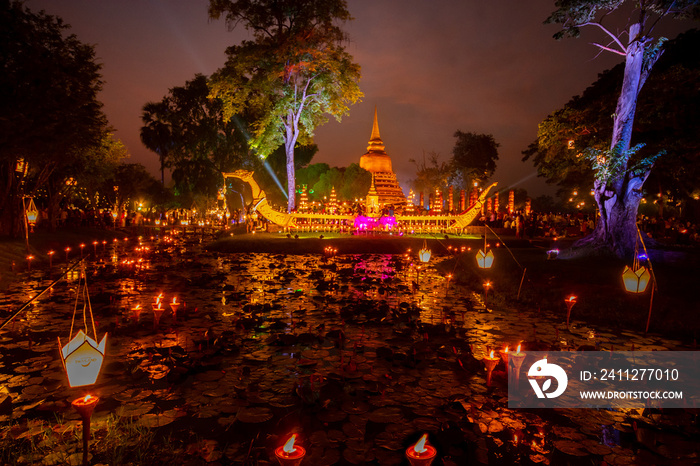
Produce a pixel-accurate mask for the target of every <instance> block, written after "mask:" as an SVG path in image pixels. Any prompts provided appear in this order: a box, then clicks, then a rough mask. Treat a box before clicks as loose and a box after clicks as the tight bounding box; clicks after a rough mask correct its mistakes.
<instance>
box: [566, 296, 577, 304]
mask: <svg viewBox="0 0 700 466" xmlns="http://www.w3.org/2000/svg"><path fill="white" fill-rule="evenodd" d="M567 300H568V301H572V302H575V301H576V296H574V295H571V296H569V297H568V298H567Z"/></svg>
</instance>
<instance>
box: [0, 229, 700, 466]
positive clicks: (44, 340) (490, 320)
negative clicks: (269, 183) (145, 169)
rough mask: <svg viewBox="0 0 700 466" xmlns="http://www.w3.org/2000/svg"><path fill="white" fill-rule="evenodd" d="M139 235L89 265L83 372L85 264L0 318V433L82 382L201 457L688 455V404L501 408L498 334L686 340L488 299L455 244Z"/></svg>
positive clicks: (475, 459)
mask: <svg viewBox="0 0 700 466" xmlns="http://www.w3.org/2000/svg"><path fill="white" fill-rule="evenodd" d="M137 243H138V241H137V240H136V239H131V240H129V241H122V242H121V243H118V244H115V245H112V248H111V251H110V250H105V251H103V252H102V254H99V251H98V258H97V259H98V260H89V261H87V266H86V268H85V271H86V276H87V286H88V289H89V293H90V297H91V305H92V311H93V315H94V319H95V322H96V329H97V337H98V339H101V338H102V335H103V334H104V333H105V332H106V333H108V344H107V350H106V357H105V362H104V365H103V368H102V372H101V374H100V376H99V378H98V381H97V384H95V385H94V386H93V387H89V388H88V389H85V388H69V387H68V383H67V379H66V375H65V372H64V370H63V367H62V363H61V360H60V358H59V352H58V344H57V337H60V338H61V341H62V342H64V343H65V342H66V341H67V340H68V338H69V332H70V328H71V321H72V317H73V313H74V311H75V310H76V307H77V308H78V312H77V317H78V318H77V320H76V329H77V328H82V325H83V320H82V319H83V317H82V307H81V306H80V305H77V306H76V292H77V290H78V286H79V284H80V282H79V280H78V279H79V277H80V271H79V270H80V268H76V269H75V270H74V271H73V272H71V273H69V274H68V275H67V276H66V277H65V279H64V280H62V281H60V282H59V283H58V284H56V285H55V286H54V287H53V288H52V289H51V290H50V291H49V292H47V293H46V294H45V295H44V296H43V297H42V298H40V299H39V300H37V301H36V302H35V303H34V304H32V305H31V307H30V309H29V310H28V311H27V312H24V313H23V314H22V315H20V316H18V318H17V319H15V321H13V322H12V323H11V324H10V325H8V326H7V327H6V328H5V329H3V330H2V331H0V349H1V351H2V353H1V356H0V402H1V401H2V400H3V398H4V397H3V395H4V396H5V397H9V399H10V400H11V403H10V402H5V403H3V405H2V406H3V410H2V411H0V432H1V434H0V438H2V441H3V442H11V441H16V440H18V439H21V438H31V437H33V436H38V435H40V434H41V432H42V431H41V429H39V428H37V427H36V426H37V425H41V426H43V425H44V423H45V422H48V423H52V422H53V423H57V422H59V421H57V416H58V417H60V418H61V421H60V424H61V425H68V426H72V427H75V426H76V425H77V422H78V421H77V420H78V416H77V415H76V414H75V413H74V412H73V411H72V409H71V407H70V402H71V401H72V400H73V399H75V398H77V397H79V396H82V395H84V394H86V393H91V394H93V395H97V396H99V397H100V402H99V404H98V405H97V408H96V411H95V414H94V420H95V423H96V426H97V427H96V429H101V428H103V426H101V424H100V423H101V422H102V423H104V422H106V421H105V420H106V419H108V417H109V416H117V417H118V418H122V419H130V420H131V421H133V422H134V423H135V424H136V425H139V426H141V427H143V428H147V429H155V430H160V431H163V432H168V433H170V434H171V435H173V436H174V437H175V438H178V439H179V441H180V442H181V443H182V444H183V445H186V446H187V448H183V449H182V450H183V453H182V454H183V455H185V456H187V457H188V460H191V461H200V462H214V461H218V462H219V463H222V464H237V463H238V464H241V463H247V464H268V462H270V461H271V460H272V459H273V458H274V455H273V453H272V450H273V449H274V448H276V447H277V446H279V445H281V444H282V443H284V440H286V438H287V437H288V436H289V434H290V433H291V432H296V433H298V434H299V437H298V442H299V444H302V445H304V446H305V447H306V448H307V452H308V453H307V459H306V460H305V462H304V464H312V465H324V464H387V465H391V464H402V462H403V461H404V453H403V452H404V450H405V449H406V448H407V447H408V446H409V445H410V444H412V443H414V442H415V441H416V440H417V439H418V437H420V435H422V434H423V433H424V432H427V433H428V434H429V442H430V443H431V444H433V445H435V446H436V447H437V448H438V452H439V458H440V461H441V462H442V464H446V465H450V464H460V465H462V464H467V462H469V463H477V464H479V463H482V464H512V463H514V462H522V463H531V464H562V463H569V464H601V463H603V462H607V463H608V464H644V463H648V464H671V463H672V462H674V461H680V462H683V461H686V460H688V461H689V460H690V459H692V458H694V460H697V458H696V457H693V456H692V455H693V453H692V452H697V451H698V446H699V445H700V442H698V440H697V439H698V438H699V437H698V435H697V431H698V417H697V410H690V411H683V412H679V410H667V411H665V412H657V411H649V410H642V409H637V410H629V409H628V410H515V409H509V408H508V407H507V396H506V395H507V381H506V379H507V377H506V374H505V371H504V366H503V365H502V364H500V365H499V366H498V367H497V368H496V371H495V374H494V378H493V382H492V385H491V386H487V385H486V371H485V369H484V364H483V362H482V361H481V360H482V359H483V357H484V356H485V355H486V354H488V352H489V351H490V350H491V349H495V350H499V349H503V348H504V347H505V346H506V345H509V346H510V348H511V349H512V348H514V347H515V346H516V345H518V344H522V345H523V350H524V351H527V350H528V349H532V350H534V349H544V348H547V349H558V348H563V349H565V348H574V349H575V348H576V347H581V346H585V347H590V348H592V349H596V348H597V349H612V348H614V349H617V350H630V349H633V348H634V349H638V350H654V349H658V350H663V349H681V346H680V345H681V344H680V342H677V341H672V340H663V339H659V338H653V337H644V336H641V335H636V334H634V333H631V332H628V333H612V332H609V331H607V330H605V329H600V328H593V327H589V326H586V325H584V324H583V323H581V322H576V321H574V322H573V325H572V326H571V330H566V327H565V326H562V322H561V316H551V315H539V314H538V312H537V310H534V309H515V308H493V307H492V306H491V305H490V303H489V302H488V297H486V301H485V299H484V295H483V292H476V291H473V290H474V289H475V288H479V287H475V286H469V285H470V284H464V283H459V282H458V280H456V278H455V279H453V277H452V272H454V270H453V268H454V265H453V262H451V260H452V258H451V257H449V256H442V257H434V258H433V260H432V261H431V262H430V264H429V265H421V268H420V270H418V264H417V263H416V260H415V258H411V257H408V256H406V255H381V254H367V255H342V254H339V255H332V256H326V255H323V254H318V255H280V254H264V253H247V254H230V255H221V254H215V253H210V252H207V251H205V250H204V248H203V244H204V243H202V242H201V238H197V237H184V238H183V237H182V236H180V237H164V238H153V239H152V240H150V239H149V240H147V241H144V243H143V245H141V246H139V245H138V244H137ZM146 247H148V250H146ZM59 269H60V267H58V266H56V265H54V267H53V269H52V270H50V271H49V270H46V269H44V270H34V271H32V272H31V273H28V274H27V276H26V279H25V280H24V281H23V282H21V283H17V284H16V285H15V286H14V287H12V289H11V290H10V292H8V293H7V294H6V295H5V296H4V297H3V299H2V302H1V303H0V304H1V305H2V308H3V309H5V310H6V311H8V312H7V314H9V311H10V310H14V309H17V308H19V307H20V306H21V305H22V303H24V302H25V301H27V300H28V299H30V298H31V297H33V296H34V295H35V294H36V293H38V292H39V291H41V290H42V289H43V288H45V287H46V286H48V285H49V284H50V283H51V281H52V279H54V278H56V276H57V275H58V274H59ZM161 294H162V302H161V306H162V308H165V309H166V312H165V313H164V314H163V316H162V317H161V318H160V321H159V322H157V325H156V321H155V318H154V312H153V307H154V301H155V300H156V296H158V295H161ZM174 297H176V298H177V302H179V303H181V304H180V306H178V307H177V311H176V313H173V312H172V311H171V309H172V308H171V307H170V306H169V304H168V303H170V302H172V299H173V298H174ZM78 304H80V303H79V302H78ZM137 306H140V307H139V308H138V309H140V311H139V310H135V308H136V307H137ZM85 322H86V323H88V325H87V332H86V333H89V334H90V335H91V336H92V327H91V326H90V324H89V315H88V317H87V319H86V320H85ZM511 383H512V382H511ZM678 426H681V427H678ZM42 428H43V427H42ZM193 438H196V439H197V440H196V441H195V440H191V439H193ZM192 445H194V447H192ZM190 447H192V448H190ZM67 453H70V452H67ZM56 458H59V459H56V463H59V462H60V456H59V457H56ZM45 464H52V463H51V462H50V461H49V462H48V463H45ZM193 464H196V463H193ZM270 464H271V463H270Z"/></svg>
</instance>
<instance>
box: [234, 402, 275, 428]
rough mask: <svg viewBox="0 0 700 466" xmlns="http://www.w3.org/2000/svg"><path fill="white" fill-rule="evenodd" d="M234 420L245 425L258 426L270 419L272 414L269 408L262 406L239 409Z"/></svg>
mask: <svg viewBox="0 0 700 466" xmlns="http://www.w3.org/2000/svg"><path fill="white" fill-rule="evenodd" d="M236 419H237V420H238V421H240V422H244V423H246V424H259V423H262V422H267V421H269V420H270V419H272V412H271V411H270V409H269V408H265V407H262V406H258V407H252V408H241V409H240V410H239V411H238V413H237V414H236Z"/></svg>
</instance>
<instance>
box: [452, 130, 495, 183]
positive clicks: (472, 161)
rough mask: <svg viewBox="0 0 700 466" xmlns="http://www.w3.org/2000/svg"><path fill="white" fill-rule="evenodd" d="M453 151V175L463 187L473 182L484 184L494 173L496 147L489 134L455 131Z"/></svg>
mask: <svg viewBox="0 0 700 466" xmlns="http://www.w3.org/2000/svg"><path fill="white" fill-rule="evenodd" d="M454 136H455V138H457V142H455V146H454V149H452V160H451V164H452V169H453V174H454V175H457V176H459V177H461V179H462V180H463V183H462V185H463V187H464V185H467V186H468V185H471V184H472V183H473V182H478V183H485V182H486V181H487V180H488V179H489V178H491V176H493V172H495V171H496V160H498V147H499V146H500V144H498V143H497V142H496V140H495V139H494V138H493V136H492V135H490V134H477V133H471V132H468V133H464V132H462V131H457V132H456V133H455V134H454Z"/></svg>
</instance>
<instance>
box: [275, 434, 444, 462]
mask: <svg viewBox="0 0 700 466" xmlns="http://www.w3.org/2000/svg"><path fill="white" fill-rule="evenodd" d="M296 437H297V434H292V436H291V437H290V438H289V440H287V442H286V443H285V444H284V445H282V446H281V447H278V448H277V449H275V457H276V458H277V461H278V462H279V463H280V465H281V466H298V465H299V464H301V462H302V460H303V459H304V456H306V449H304V447H302V446H299V445H295V444H294V442H295V440H296ZM427 440H428V434H423V436H422V437H421V438H420V440H418V442H416V443H415V444H414V445H411V446H410V447H408V448H407V449H406V459H407V460H408V462H409V463H410V464H411V466H430V465H431V464H432V462H433V460H434V459H435V457H436V456H437V449H436V448H435V447H433V446H432V445H429V444H428V443H427Z"/></svg>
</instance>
